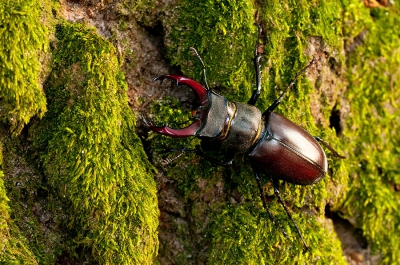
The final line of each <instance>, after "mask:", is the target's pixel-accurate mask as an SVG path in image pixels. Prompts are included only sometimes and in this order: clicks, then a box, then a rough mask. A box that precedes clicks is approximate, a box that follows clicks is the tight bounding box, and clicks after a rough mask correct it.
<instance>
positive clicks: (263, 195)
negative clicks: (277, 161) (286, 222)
mask: <svg viewBox="0 0 400 265" xmlns="http://www.w3.org/2000/svg"><path fill="white" fill-rule="evenodd" d="M251 166H252V168H253V171H254V175H255V177H256V181H257V185H258V189H259V191H260V198H261V201H262V204H263V206H264V209H265V210H266V211H267V213H268V216H269V218H270V219H271V220H272V222H274V224H275V226H276V227H278V229H279V230H280V231H281V232H282V234H283V235H284V236H285V237H287V234H286V232H285V230H283V228H282V226H281V224H280V223H279V221H278V220H276V219H275V218H274V216H273V215H272V213H271V212H270V211H269V208H268V202H267V200H266V199H265V194H264V191H263V189H262V185H261V175H260V172H259V171H258V169H257V168H256V166H254V165H253V164H252V165H251Z"/></svg>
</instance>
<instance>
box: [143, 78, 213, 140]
mask: <svg viewBox="0 0 400 265" xmlns="http://www.w3.org/2000/svg"><path fill="white" fill-rule="evenodd" d="M164 79H169V80H171V81H173V82H175V83H176V85H177V86H179V85H186V86H188V87H190V88H191V89H192V90H193V91H194V93H195V94H196V96H197V98H198V100H199V102H200V106H199V107H198V108H197V110H196V111H195V114H194V118H195V122H194V123H192V124H191V125H189V126H187V127H185V128H182V129H173V128H170V127H168V125H164V126H155V125H153V124H152V123H151V122H149V121H146V120H145V119H143V121H144V123H145V126H146V127H147V128H149V129H150V130H152V131H154V132H157V133H159V134H162V135H166V136H170V137H174V138H185V137H189V136H195V135H197V132H199V131H200V130H201V129H202V128H203V126H204V121H205V119H206V116H207V113H208V111H209V108H210V101H211V100H210V98H209V93H210V91H209V90H207V89H206V88H204V87H203V86H202V85H201V84H199V83H198V82H196V81H194V80H192V79H190V78H187V77H184V76H178V75H161V76H158V77H156V78H154V79H153V82H154V81H156V80H160V81H161V82H162V81H163V80H164Z"/></svg>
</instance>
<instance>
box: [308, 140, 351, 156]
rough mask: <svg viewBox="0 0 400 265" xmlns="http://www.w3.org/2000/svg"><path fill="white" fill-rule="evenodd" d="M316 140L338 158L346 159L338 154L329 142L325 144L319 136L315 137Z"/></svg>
mask: <svg viewBox="0 0 400 265" xmlns="http://www.w3.org/2000/svg"><path fill="white" fill-rule="evenodd" d="M314 138H315V140H317V141H318V142H319V143H321V144H322V145H323V146H324V147H326V148H327V149H328V150H329V151H331V153H332V154H333V155H334V156H336V157H338V158H342V159H344V158H346V157H345V156H342V155H341V154H339V152H337V151H336V150H335V149H333V147H332V146H331V145H330V144H328V143H327V142H325V141H324V140H322V139H321V138H319V137H318V136H314Z"/></svg>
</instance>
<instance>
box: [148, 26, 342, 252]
mask: <svg viewBox="0 0 400 265" xmlns="http://www.w3.org/2000/svg"><path fill="white" fill-rule="evenodd" d="M261 32H262V30H261V27H260V26H259V25H258V40H257V42H256V46H255V53H254V54H255V57H254V59H253V60H254V67H255V71H256V89H255V90H254V91H253V93H252V96H251V98H250V100H249V101H248V102H247V104H243V103H239V102H230V101H228V100H227V99H226V98H225V97H223V96H221V95H219V94H217V93H216V92H215V91H213V90H212V89H210V88H209V87H208V84H207V78H206V67H205V64H204V62H203V60H202V59H201V57H200V56H199V54H198V53H197V51H196V50H195V49H194V48H192V47H191V49H192V50H193V51H194V53H195V55H196V56H197V58H198V59H199V60H200V62H201V64H202V66H203V76H204V81H205V87H203V86H202V85H201V84H199V83H198V82H196V81H194V80H192V79H190V78H187V77H184V76H179V75H172V74H168V75H161V76H158V77H156V78H154V79H153V82H154V81H156V80H160V81H161V82H162V81H163V80H164V79H169V80H171V81H173V82H175V83H176V85H177V86H178V85H186V86H188V87H190V88H191V89H192V90H193V91H194V92H195V94H196V96H197V98H198V100H199V102H200V106H199V107H198V108H197V110H196V111H195V114H194V118H195V121H194V123H193V124H191V125H189V126H187V127H186V128H183V129H173V128H170V127H168V126H167V125H164V126H155V125H153V124H152V123H151V122H149V121H147V120H145V119H144V118H143V121H144V123H145V126H146V127H147V128H148V129H150V130H152V131H154V132H157V133H159V134H162V135H166V136H170V137H175V138H185V137H190V136H196V137H198V138H200V139H201V140H202V141H201V146H198V147H196V149H195V153H196V154H197V155H199V156H201V157H203V158H205V159H207V160H209V161H211V162H214V163H216V164H218V165H231V164H232V161H233V158H234V155H235V154H237V153H242V154H245V155H247V157H248V159H249V160H250V163H251V166H252V168H253V171H254V174H255V179H256V181H257V185H258V189H259V192H260V197H261V201H262V204H263V207H264V208H265V210H266V211H267V212H268V215H269V217H270V218H271V219H272V221H273V222H274V223H275V224H276V226H277V227H278V228H279V229H280V231H281V232H282V233H283V234H284V235H285V236H287V234H286V232H285V231H283V229H282V228H281V226H280V224H279V222H277V221H276V220H275V219H274V218H273V216H272V214H271V212H270V211H269V209H268V202H267V199H266V196H265V195H264V192H263V189H262V185H261V172H263V173H266V174H268V175H269V176H271V177H272V182H273V186H274V194H275V196H276V197H277V198H278V201H279V202H280V203H281V204H282V206H283V208H284V209H285V211H286V213H287V215H288V217H289V219H290V220H291V221H292V223H293V224H294V226H295V228H296V231H297V233H298V235H299V237H300V238H301V240H302V242H303V245H304V248H305V250H308V248H309V247H308V245H307V244H306V242H305V240H304V238H303V236H302V234H301V232H300V230H299V228H298V226H297V224H296V222H295V221H294V220H293V218H292V215H291V213H290V211H289V209H288V208H287V206H286V204H285V203H284V201H283V200H282V197H281V195H280V193H279V180H283V181H286V182H288V183H292V184H298V185H311V184H315V183H317V182H319V181H320V180H321V179H322V178H323V177H324V176H325V174H326V173H327V170H328V163H327V159H326V155H325V153H324V151H323V150H322V148H321V146H320V145H319V144H318V142H319V143H321V144H322V145H323V146H325V147H326V148H328V149H329V150H330V151H331V152H332V153H333V154H334V155H335V156H337V157H341V158H343V157H342V156H341V155H339V154H338V153H337V152H336V151H335V150H334V149H333V148H332V147H331V146H330V145H328V144H327V143H326V142H324V141H323V140H322V139H321V138H319V137H313V136H311V135H310V134H309V133H308V132H307V131H305V130H304V129H303V128H301V127H300V126H298V125H296V124H295V123H293V122H292V121H290V120H289V119H287V118H285V117H284V116H282V115H280V114H278V113H275V112H274V109H275V108H276V107H277V106H278V105H279V103H280V102H281V100H282V98H283V97H284V96H285V94H286V93H287V92H288V90H289V89H290V88H291V87H292V86H293V85H294V84H295V82H296V80H297V79H298V77H299V76H300V75H301V74H302V73H304V72H305V71H306V70H307V69H308V68H309V67H310V66H311V65H312V64H313V63H314V61H315V59H314V58H313V60H312V61H311V62H310V63H309V64H308V65H307V66H306V67H305V68H304V69H303V70H301V71H300V72H299V73H298V74H297V75H296V76H295V78H294V79H293V80H292V81H291V82H290V84H289V85H288V86H287V88H286V89H285V90H284V92H283V93H282V94H281V95H280V97H279V98H278V99H277V100H275V101H274V102H273V103H272V105H271V106H270V107H269V108H268V109H267V110H266V111H264V112H263V113H261V111H260V110H259V109H258V108H256V107H255V106H254V105H255V104H256V102H257V100H258V98H259V96H260V93H261V69H260V59H261V54H260V53H259V52H258V48H259V45H260V36H261ZM210 146H211V147H214V149H215V148H217V149H218V150H220V151H221V152H222V153H224V154H225V157H226V160H220V159H216V158H214V157H212V156H210V155H208V154H207V153H206V152H205V151H204V150H207V149H210ZM181 151H182V153H183V152H184V151H186V150H184V149H183V150H181ZM182 153H181V154H182Z"/></svg>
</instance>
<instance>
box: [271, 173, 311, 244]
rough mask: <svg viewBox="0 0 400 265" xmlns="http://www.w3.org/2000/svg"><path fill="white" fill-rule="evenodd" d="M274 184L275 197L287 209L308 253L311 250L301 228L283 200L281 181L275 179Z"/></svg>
mask: <svg viewBox="0 0 400 265" xmlns="http://www.w3.org/2000/svg"><path fill="white" fill-rule="evenodd" d="M273 184H274V193H275V196H276V197H278V201H279V203H280V204H281V205H282V206H283V208H284V209H285V212H286V214H287V215H288V217H289V219H290V220H291V221H292V223H293V225H294V227H295V228H296V232H297V234H298V235H299V236H300V239H301V241H302V242H303V245H304V248H305V250H306V251H307V250H309V247H308V245H307V243H306V241H305V240H304V237H303V235H302V234H301V232H300V229H299V227H298V226H297V224H296V222H295V221H294V220H293V217H292V214H291V213H290V211H289V209H288V208H287V206H286V204H285V202H284V201H283V200H282V197H281V194H280V192H279V180H278V179H275V178H274V179H273Z"/></svg>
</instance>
